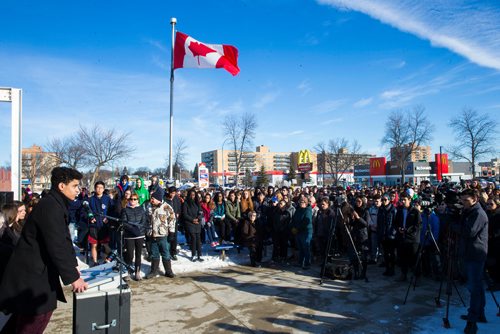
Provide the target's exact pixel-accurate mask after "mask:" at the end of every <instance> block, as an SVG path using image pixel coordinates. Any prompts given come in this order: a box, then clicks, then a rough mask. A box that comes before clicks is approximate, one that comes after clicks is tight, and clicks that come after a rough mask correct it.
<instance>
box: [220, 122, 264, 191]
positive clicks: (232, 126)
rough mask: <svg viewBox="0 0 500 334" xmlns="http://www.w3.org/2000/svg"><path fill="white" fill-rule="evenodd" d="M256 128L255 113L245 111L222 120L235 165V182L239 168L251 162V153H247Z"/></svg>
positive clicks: (230, 155)
mask: <svg viewBox="0 0 500 334" xmlns="http://www.w3.org/2000/svg"><path fill="white" fill-rule="evenodd" d="M256 129H257V121H256V120H255V115H254V114H251V113H246V114H243V115H241V116H240V117H237V116H236V115H229V116H227V117H226V118H225V120H224V134H225V137H226V138H228V139H229V143H230V146H231V147H232V150H233V152H230V153H229V157H230V158H231V159H233V158H234V163H235V165H236V176H235V184H236V185H237V184H238V178H239V174H240V170H241V169H242V167H247V166H245V165H246V164H247V163H249V162H251V161H250V160H251V158H252V157H253V155H251V154H248V153H249V152H250V150H251V147H252V145H253V140H254V138H255V130H256Z"/></svg>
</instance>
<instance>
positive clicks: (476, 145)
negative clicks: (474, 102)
mask: <svg viewBox="0 0 500 334" xmlns="http://www.w3.org/2000/svg"><path fill="white" fill-rule="evenodd" d="M497 125H498V124H497V121H496V120H494V119H491V118H490V117H489V115H487V114H483V115H481V114H479V113H478V112H477V111H476V110H474V109H472V108H464V109H463V110H462V113H461V114H460V115H458V116H457V117H454V118H452V119H451V121H450V123H448V126H449V127H450V128H451V129H452V130H453V133H454V134H455V139H456V142H457V144H456V145H453V146H451V147H450V148H449V149H448V152H450V154H451V156H452V157H453V158H456V159H464V160H466V161H468V162H470V164H471V165H472V175H473V176H476V161H477V159H478V158H479V157H481V156H484V155H487V154H495V153H497V152H495V140H496V139H497V137H496V136H497V132H498V131H497V129H496V127H497Z"/></svg>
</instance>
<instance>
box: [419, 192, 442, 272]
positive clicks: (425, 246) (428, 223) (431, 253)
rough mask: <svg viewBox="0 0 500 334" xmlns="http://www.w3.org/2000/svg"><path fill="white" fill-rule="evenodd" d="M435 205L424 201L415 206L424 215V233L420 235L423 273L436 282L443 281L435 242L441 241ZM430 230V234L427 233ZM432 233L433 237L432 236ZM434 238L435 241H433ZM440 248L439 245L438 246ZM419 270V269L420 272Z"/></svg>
mask: <svg viewBox="0 0 500 334" xmlns="http://www.w3.org/2000/svg"><path fill="white" fill-rule="evenodd" d="M433 204H434V203H432V202H429V201H424V200H420V199H418V200H416V201H415V202H414V204H413V205H414V206H415V208H416V209H417V210H419V211H420V212H421V213H422V231H421V233H420V245H421V246H422V272H423V274H424V276H429V275H431V273H432V275H433V277H434V279H435V280H436V281H439V280H440V279H441V259H440V257H439V252H438V248H436V245H437V244H436V245H435V244H434V241H436V243H437V240H438V239H439V225H440V222H439V217H438V216H437V215H436V213H434V210H433V209H432V206H433ZM427 228H429V231H430V232H429V234H428V233H427ZM430 233H432V236H431V234H430ZM433 238H434V240H433ZM437 246H438V247H439V245H437ZM418 269H419V268H417V270H418Z"/></svg>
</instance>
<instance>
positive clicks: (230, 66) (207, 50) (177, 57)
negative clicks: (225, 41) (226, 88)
mask: <svg viewBox="0 0 500 334" xmlns="http://www.w3.org/2000/svg"><path fill="white" fill-rule="evenodd" d="M183 67H191V68H193V67H194V68H224V69H225V70H226V71H228V72H229V73H231V74H232V75H236V74H238V73H239V72H240V69H239V68H238V49H236V48H235V47H234V46H231V45H222V44H205V43H202V42H199V41H197V40H196V39H194V38H192V37H191V36H188V35H186V34H184V33H182V32H180V31H178V32H177V33H176V34H175V46H174V69H176V68H183Z"/></svg>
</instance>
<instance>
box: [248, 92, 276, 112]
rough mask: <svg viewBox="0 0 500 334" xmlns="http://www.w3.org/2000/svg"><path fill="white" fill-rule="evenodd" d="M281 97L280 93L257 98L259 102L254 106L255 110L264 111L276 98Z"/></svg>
mask: <svg viewBox="0 0 500 334" xmlns="http://www.w3.org/2000/svg"><path fill="white" fill-rule="evenodd" d="M279 95H280V93H279V92H277V91H274V92H267V93H265V94H263V95H261V96H259V97H258V98H257V101H256V102H255V103H254V104H253V106H254V108H257V109H262V108H264V107H265V106H267V105H268V104H270V103H273V102H274V101H275V100H276V98H277V97H278V96H279Z"/></svg>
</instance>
